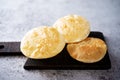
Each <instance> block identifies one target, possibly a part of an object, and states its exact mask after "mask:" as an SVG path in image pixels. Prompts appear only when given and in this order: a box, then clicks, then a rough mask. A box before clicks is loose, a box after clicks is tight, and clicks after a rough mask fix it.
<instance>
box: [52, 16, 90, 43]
mask: <svg viewBox="0 0 120 80" xmlns="http://www.w3.org/2000/svg"><path fill="white" fill-rule="evenodd" d="M53 26H54V27H55V28H56V29H57V30H58V31H59V32H60V33H61V34H62V35H63V37H64V38H65V41H66V43H74V42H79V41H82V40H84V39H85V38H87V37H88V35H89V33H90V25H89V23H88V21H87V20H86V19H85V18H83V17H81V16H78V15H68V16H65V17H62V18H60V19H58V20H57V21H56V22H55V23H54V25H53Z"/></svg>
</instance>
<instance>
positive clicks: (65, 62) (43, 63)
mask: <svg viewBox="0 0 120 80" xmlns="http://www.w3.org/2000/svg"><path fill="white" fill-rule="evenodd" d="M89 37H97V38H100V39H102V40H104V36H103V34H102V33H101V32H91V33H90V35H89ZM104 41H105V40H104ZM110 68H111V62H110V59H109V54H108V51H107V53H106V55H105V57H104V58H103V59H102V60H101V61H99V62H96V63H82V62H79V61H77V60H75V59H73V58H71V57H70V56H69V53H68V52H67V50H66V47H65V48H64V49H63V51H62V52H61V53H59V54H58V55H57V56H55V57H52V58H49V59H29V58H28V59H27V61H26V63H25V65H24V69H27V70H30V69H32V70H33V69H39V70H45V69H48V70H51V69H52V70H54V69H55V70H56V69H61V70H106V69H110Z"/></svg>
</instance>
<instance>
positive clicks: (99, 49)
mask: <svg viewBox="0 0 120 80" xmlns="http://www.w3.org/2000/svg"><path fill="white" fill-rule="evenodd" d="M67 51H68V52H69V54H70V56H71V57H72V58H74V59H76V60H78V61H80V62H84V63H94V62H98V61H100V60H101V59H102V58H103V57H104V56H105V54H106V51H107V46H106V44H105V42H104V41H103V40H101V39H99V38H92V37H88V38H86V39H85V40H83V41H81V42H77V43H71V44H68V45H67Z"/></svg>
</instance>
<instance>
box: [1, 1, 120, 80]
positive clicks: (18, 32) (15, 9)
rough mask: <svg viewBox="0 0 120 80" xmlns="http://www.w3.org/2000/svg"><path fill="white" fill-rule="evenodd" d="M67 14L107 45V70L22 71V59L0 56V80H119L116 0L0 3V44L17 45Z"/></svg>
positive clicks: (119, 32) (118, 8)
mask: <svg viewBox="0 0 120 80" xmlns="http://www.w3.org/2000/svg"><path fill="white" fill-rule="evenodd" d="M68 14H78V15H81V16H83V17H85V18H86V19H87V20H88V21H89V22H90V25H91V31H101V32H103V33H104V35H105V39H106V42H107V45H108V50H109V55H110V59H111V63H112V68H111V69H109V70H30V71H29V70H25V69H24V68H23V65H24V63H25V61H26V57H24V56H0V80H120V51H119V50H120V0H0V42H2V41H20V40H21V39H22V37H23V36H24V34H25V33H26V32H27V31H28V30H30V29H32V28H34V27H37V26H43V25H47V26H50V25H52V24H53V23H54V22H55V21H56V20H57V19H58V18H60V17H63V16H65V15H68Z"/></svg>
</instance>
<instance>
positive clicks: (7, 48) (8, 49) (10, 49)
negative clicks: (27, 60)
mask: <svg viewBox="0 0 120 80" xmlns="http://www.w3.org/2000/svg"><path fill="white" fill-rule="evenodd" d="M11 55H12V56H15V55H22V52H21V51H20V42H0V56H11Z"/></svg>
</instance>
